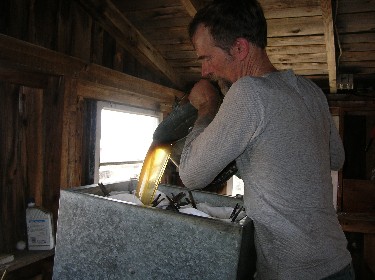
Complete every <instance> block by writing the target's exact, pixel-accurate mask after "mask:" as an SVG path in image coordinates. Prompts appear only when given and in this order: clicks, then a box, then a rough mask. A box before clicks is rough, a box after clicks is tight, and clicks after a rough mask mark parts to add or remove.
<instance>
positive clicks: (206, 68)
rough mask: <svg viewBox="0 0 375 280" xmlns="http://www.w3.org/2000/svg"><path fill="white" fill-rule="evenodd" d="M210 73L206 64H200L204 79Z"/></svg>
mask: <svg viewBox="0 0 375 280" xmlns="http://www.w3.org/2000/svg"><path fill="white" fill-rule="evenodd" d="M211 72H212V71H211V67H209V66H208V64H207V63H206V62H202V69H201V74H202V77H203V78H206V77H208V76H210V74H211Z"/></svg>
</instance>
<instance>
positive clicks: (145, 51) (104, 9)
mask: <svg viewBox="0 0 375 280" xmlns="http://www.w3.org/2000/svg"><path fill="white" fill-rule="evenodd" d="M77 1H79V2H80V3H81V4H82V5H83V6H84V7H85V9H86V10H87V11H88V12H89V13H90V14H91V15H92V16H94V17H95V18H96V19H97V20H98V21H99V22H100V23H101V24H102V26H103V28H104V29H106V30H107V31H108V33H110V34H111V35H112V36H113V37H114V38H115V39H116V41H117V42H118V43H120V44H122V46H123V47H124V48H126V49H127V50H128V51H129V52H131V53H132V54H133V55H134V56H135V57H137V58H138V59H139V60H140V61H143V62H144V63H147V65H150V66H152V68H153V69H157V70H159V71H160V72H161V73H163V74H164V75H165V76H166V77H167V78H168V79H170V80H171V81H172V82H173V83H174V84H175V85H177V86H179V87H181V88H183V87H184V85H183V84H182V82H181V77H179V75H178V74H177V73H175V71H174V70H173V69H172V67H170V65H168V63H167V61H165V59H164V58H163V57H162V56H161V55H160V53H159V52H158V51H157V50H156V49H155V48H154V47H153V46H152V45H151V44H150V43H149V42H148V41H147V40H146V39H145V37H144V36H143V35H142V34H141V33H140V32H139V31H138V30H137V29H136V28H135V27H134V26H133V25H132V24H131V22H130V21H129V20H128V19H126V18H125V17H124V16H123V15H122V14H121V13H120V11H119V10H118V9H117V8H116V7H115V6H114V5H113V3H112V2H110V1H109V0H105V1H104V2H103V1H99V0H90V1H83V0H77Z"/></svg>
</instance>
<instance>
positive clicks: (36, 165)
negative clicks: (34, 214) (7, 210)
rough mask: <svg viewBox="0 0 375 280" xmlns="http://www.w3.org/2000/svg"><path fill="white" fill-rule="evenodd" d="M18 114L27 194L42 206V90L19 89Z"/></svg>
mask: <svg viewBox="0 0 375 280" xmlns="http://www.w3.org/2000/svg"><path fill="white" fill-rule="evenodd" d="M20 94H21V99H20V100H21V101H20V102H21V103H22V104H20V107H22V108H23V110H22V111H21V112H20V114H21V118H22V119H23V122H22V124H23V132H22V137H24V139H23V142H24V143H26V145H25V146H24V148H25V150H26V151H25V154H26V155H25V157H24V158H25V159H26V166H27V170H26V172H27V185H26V186H25V187H27V188H28V193H29V195H30V196H31V197H34V199H35V203H36V205H43V190H44V187H43V183H44V164H43V163H44V154H43V151H44V148H43V135H44V131H43V127H44V122H43V121H44V116H43V90H42V89H35V88H34V89H33V88H29V87H24V86H23V87H21V91H20Z"/></svg>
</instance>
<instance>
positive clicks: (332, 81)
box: [320, 0, 337, 93]
mask: <svg viewBox="0 0 375 280" xmlns="http://www.w3.org/2000/svg"><path fill="white" fill-rule="evenodd" d="M320 4H321V8H322V17H323V24H324V38H325V42H326V44H325V45H326V51H327V56H326V60H327V66H328V78H329V88H330V92H331V93H336V92H337V81H336V75H337V73H336V52H335V33H334V32H335V31H334V26H333V13H332V3H331V0H321V1H320Z"/></svg>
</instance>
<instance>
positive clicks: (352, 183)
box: [343, 179, 375, 213]
mask: <svg viewBox="0 0 375 280" xmlns="http://www.w3.org/2000/svg"><path fill="white" fill-rule="evenodd" d="M374 188H375V182H373V181H370V180H350V179H345V180H344V182H343V211H344V212H354V213H360V212H362V213H375V192H374V191H373V190H374Z"/></svg>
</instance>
